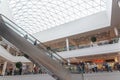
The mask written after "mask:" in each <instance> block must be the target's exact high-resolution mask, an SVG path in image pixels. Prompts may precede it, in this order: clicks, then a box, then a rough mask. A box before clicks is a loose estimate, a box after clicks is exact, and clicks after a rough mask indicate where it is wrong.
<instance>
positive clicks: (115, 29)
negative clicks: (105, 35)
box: [114, 27, 118, 36]
mask: <svg viewBox="0 0 120 80" xmlns="http://www.w3.org/2000/svg"><path fill="white" fill-rule="evenodd" d="M114 31H115V35H116V36H118V30H117V28H116V27H115V28H114Z"/></svg>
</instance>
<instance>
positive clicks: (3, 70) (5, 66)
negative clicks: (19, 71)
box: [2, 61, 7, 76]
mask: <svg viewBox="0 0 120 80" xmlns="http://www.w3.org/2000/svg"><path fill="white" fill-rule="evenodd" d="M6 68H7V61H6V62H4V65H3V69H2V75H3V76H4V75H5V71H6Z"/></svg>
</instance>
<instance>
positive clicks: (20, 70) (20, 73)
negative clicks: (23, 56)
mask: <svg viewBox="0 0 120 80" xmlns="http://www.w3.org/2000/svg"><path fill="white" fill-rule="evenodd" d="M19 75H22V67H20V69H19Z"/></svg>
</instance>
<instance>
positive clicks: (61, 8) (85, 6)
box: [8, 0, 106, 34]
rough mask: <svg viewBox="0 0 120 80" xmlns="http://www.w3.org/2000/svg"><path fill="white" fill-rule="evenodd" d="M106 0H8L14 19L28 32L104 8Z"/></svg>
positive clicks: (50, 26)
mask: <svg viewBox="0 0 120 80" xmlns="http://www.w3.org/2000/svg"><path fill="white" fill-rule="evenodd" d="M105 1H106V0H8V2H9V7H10V8H11V11H12V15H13V19H14V21H15V22H16V23H17V24H18V25H19V26H21V27H22V28H23V29H25V30H26V31H27V32H29V33H31V34H32V33H36V32H39V31H43V30H47V29H49V28H52V27H56V26H58V25H61V24H64V23H67V22H70V21H73V20H76V19H79V18H82V17H86V16H88V15H91V14H94V13H97V12H100V11H103V10H105V9H106V3H105Z"/></svg>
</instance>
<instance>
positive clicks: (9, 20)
mask: <svg viewBox="0 0 120 80" xmlns="http://www.w3.org/2000/svg"><path fill="white" fill-rule="evenodd" d="M0 16H2V17H4V18H6V19H7V20H9V21H10V22H12V23H13V24H14V25H16V26H17V27H18V28H20V29H21V30H23V31H24V32H25V33H26V34H27V35H29V36H31V37H32V38H33V39H35V40H36V41H38V42H39V43H40V44H41V45H42V46H44V47H45V48H46V50H45V48H43V49H44V50H45V51H47V52H48V50H47V47H48V46H46V45H44V44H43V43H42V42H41V41H39V40H38V39H36V38H35V37H34V36H32V35H31V34H29V33H28V32H27V31H25V30H24V29H22V28H21V27H20V26H18V25H17V24H16V23H15V22H13V21H12V20H10V19H9V18H7V17H6V16H4V15H3V14H0ZM12 27H13V26H12ZM17 31H18V30H17ZM50 51H51V52H53V53H55V54H56V55H57V56H58V57H59V58H61V59H62V60H63V61H64V62H67V60H65V59H64V58H62V57H61V56H60V55H58V54H57V53H56V52H55V51H54V50H52V49H50ZM48 53H49V52H48ZM49 54H50V53H49ZM54 57H55V56H54ZM55 58H56V57H55Z"/></svg>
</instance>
